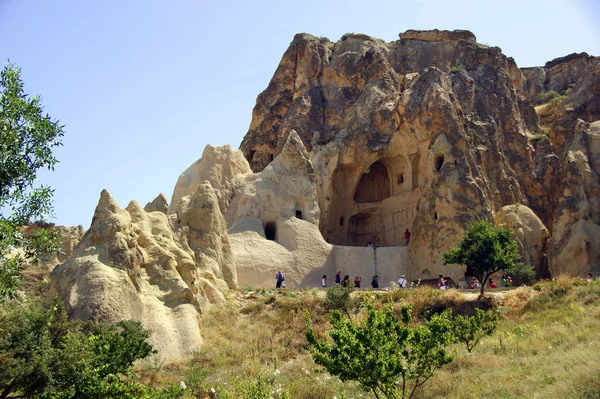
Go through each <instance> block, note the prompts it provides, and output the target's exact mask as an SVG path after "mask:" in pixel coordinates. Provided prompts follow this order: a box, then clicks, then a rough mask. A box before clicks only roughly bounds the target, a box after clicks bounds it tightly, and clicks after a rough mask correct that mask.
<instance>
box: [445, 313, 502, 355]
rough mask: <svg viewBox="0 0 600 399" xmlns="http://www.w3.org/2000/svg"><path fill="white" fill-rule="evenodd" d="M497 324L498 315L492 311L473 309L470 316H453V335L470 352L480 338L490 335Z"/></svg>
mask: <svg viewBox="0 0 600 399" xmlns="http://www.w3.org/2000/svg"><path fill="white" fill-rule="evenodd" d="M497 325H498V315H497V314H496V313H494V312H484V311H483V310H481V309H475V315H474V316H471V317H466V316H461V315H458V316H456V317H455V318H454V325H453V335H454V339H455V340H456V342H459V343H463V344H465V346H466V348H467V350H468V351H469V352H471V351H472V350H473V348H475V346H477V344H478V343H479V341H480V340H481V338H483V337H484V336H486V335H491V334H492V333H493V332H494V331H495V330H496V326H497Z"/></svg>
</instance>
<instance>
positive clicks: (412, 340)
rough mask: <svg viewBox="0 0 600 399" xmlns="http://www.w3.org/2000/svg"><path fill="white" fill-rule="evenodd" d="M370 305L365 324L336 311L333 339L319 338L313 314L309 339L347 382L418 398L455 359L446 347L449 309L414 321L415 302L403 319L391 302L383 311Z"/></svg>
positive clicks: (322, 361) (318, 358)
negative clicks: (429, 381)
mask: <svg viewBox="0 0 600 399" xmlns="http://www.w3.org/2000/svg"><path fill="white" fill-rule="evenodd" d="M367 309H368V317H367V320H366V321H365V322H364V323H359V322H356V321H352V320H351V319H349V318H344V317H342V314H341V313H340V312H339V311H337V310H336V311H333V313H332V315H331V319H330V323H331V326H332V327H333V329H332V330H331V332H330V337H331V341H333V343H330V342H328V340H318V339H317V338H316V337H315V335H314V332H313V329H312V324H311V321H310V319H309V318H308V317H307V332H306V338H307V340H308V342H309V344H310V345H311V348H310V350H311V354H312V356H313V359H314V361H315V362H316V363H317V364H319V365H321V366H323V367H325V369H327V371H329V372H330V373H331V374H333V375H336V376H338V377H339V378H340V379H341V380H342V381H346V380H356V381H358V382H359V383H360V384H361V385H362V386H363V387H364V388H365V389H366V390H368V391H371V392H373V394H374V395H375V397H376V398H380V397H381V395H383V396H384V397H386V398H397V397H401V398H403V399H404V398H412V397H413V395H414V394H415V392H416V390H417V388H419V387H420V386H421V385H423V384H424V383H425V382H427V380H429V378H431V377H432V376H433V375H434V373H435V371H436V370H437V369H438V368H440V367H442V366H443V365H445V364H448V363H450V362H451V361H452V360H453V357H452V356H451V355H450V354H449V353H448V351H447V350H446V347H447V346H448V345H449V344H450V343H451V342H452V323H451V318H450V312H449V311H446V312H444V313H442V314H436V315H434V316H432V317H431V319H430V320H428V321H425V322H424V323H423V324H421V325H415V326H413V325H411V324H410V323H411V309H410V307H403V308H402V322H400V321H399V320H398V318H397V317H396V315H395V314H394V311H393V309H392V307H391V306H389V305H388V306H386V307H385V308H384V310H377V309H376V308H374V307H373V306H372V305H370V304H369V305H367ZM398 390H400V391H401V396H397V391H398Z"/></svg>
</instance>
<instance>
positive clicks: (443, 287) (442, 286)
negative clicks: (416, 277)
mask: <svg viewBox="0 0 600 399" xmlns="http://www.w3.org/2000/svg"><path fill="white" fill-rule="evenodd" d="M438 285H439V287H440V290H447V289H448V286H447V285H446V280H444V276H443V275H441V274H440V279H439V280H438Z"/></svg>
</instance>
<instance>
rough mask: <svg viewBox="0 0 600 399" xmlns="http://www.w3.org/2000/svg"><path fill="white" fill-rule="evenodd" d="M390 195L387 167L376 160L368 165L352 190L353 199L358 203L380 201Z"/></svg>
mask: <svg viewBox="0 0 600 399" xmlns="http://www.w3.org/2000/svg"><path fill="white" fill-rule="evenodd" d="M390 195H391V192H390V177H389V174H388V170H387V167H386V166H385V165H384V164H383V163H381V162H379V161H377V162H375V163H374V164H372V165H371V166H370V167H369V170H368V171H367V172H366V173H363V174H362V176H361V178H360V181H359V182H358V186H356V191H355V192H354V201H356V202H359V203H365V202H380V201H382V200H384V199H386V198H389V197H390Z"/></svg>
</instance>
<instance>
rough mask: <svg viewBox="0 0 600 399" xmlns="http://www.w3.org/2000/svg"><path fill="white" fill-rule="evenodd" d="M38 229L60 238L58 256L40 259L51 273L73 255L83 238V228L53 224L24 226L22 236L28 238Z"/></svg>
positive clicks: (37, 223) (38, 223)
mask: <svg viewBox="0 0 600 399" xmlns="http://www.w3.org/2000/svg"><path fill="white" fill-rule="evenodd" d="M39 228H47V229H50V230H51V231H55V232H57V233H58V236H59V237H60V245H59V247H58V254H56V256H52V257H50V258H45V259H41V264H42V265H44V266H45V267H47V268H48V270H50V271H52V269H53V268H54V267H55V266H56V265H58V264H59V263H63V262H65V261H66V260H67V259H69V257H70V256H71V254H72V253H73V249H74V248H75V247H76V246H77V244H78V243H79V240H81V238H82V237H83V233H84V231H85V230H84V228H83V226H81V225H79V226H57V225H54V224H51V223H49V224H43V223H40V222H36V223H33V224H31V225H29V226H26V227H25V228H24V229H23V235H24V236H25V237H30V236H31V234H33V232H34V231H35V230H37V229H39Z"/></svg>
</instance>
